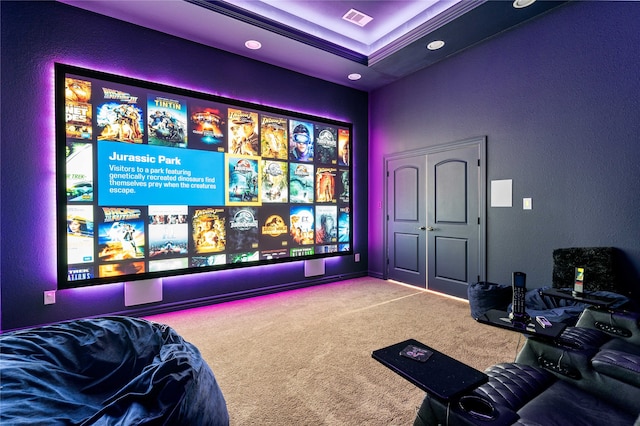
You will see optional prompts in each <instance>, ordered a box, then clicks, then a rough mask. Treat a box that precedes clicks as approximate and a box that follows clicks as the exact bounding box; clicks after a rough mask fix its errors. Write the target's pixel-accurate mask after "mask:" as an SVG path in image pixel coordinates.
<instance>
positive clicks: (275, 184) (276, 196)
mask: <svg viewBox="0 0 640 426" xmlns="http://www.w3.org/2000/svg"><path fill="white" fill-rule="evenodd" d="M260 195H261V200H262V202H263V203H286V202H288V201H289V163H286V162H284V161H273V160H262V191H261V192H260Z"/></svg>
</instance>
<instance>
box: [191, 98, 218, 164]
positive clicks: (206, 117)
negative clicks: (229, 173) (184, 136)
mask: <svg viewBox="0 0 640 426" xmlns="http://www.w3.org/2000/svg"><path fill="white" fill-rule="evenodd" d="M226 115H227V108H226V107H224V106H222V105H217V104H214V103H205V102H203V101H200V102H198V103H193V104H190V105H189V120H190V121H191V136H190V137H189V148H195V149H205V150H209V151H218V152H224V151H225V148H226V147H225V144H224V131H225V130H226V126H227V119H226Z"/></svg>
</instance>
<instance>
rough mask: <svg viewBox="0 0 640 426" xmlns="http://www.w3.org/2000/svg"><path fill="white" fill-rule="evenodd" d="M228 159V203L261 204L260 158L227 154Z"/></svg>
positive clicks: (231, 204) (232, 204)
mask: <svg viewBox="0 0 640 426" xmlns="http://www.w3.org/2000/svg"><path fill="white" fill-rule="evenodd" d="M225 158H226V161H227V184H228V187H227V192H226V196H227V200H226V201H227V205H230V206H237V205H245V206H250V205H259V204H260V197H259V192H260V185H261V182H260V181H261V179H262V177H261V176H260V158H259V157H246V156H238V155H228V154H227V155H226V157H225Z"/></svg>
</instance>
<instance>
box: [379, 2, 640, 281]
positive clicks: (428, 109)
mask: <svg viewBox="0 0 640 426" xmlns="http://www.w3.org/2000/svg"><path fill="white" fill-rule="evenodd" d="M639 21H640V3H638V2H571V3H569V4H567V5H564V6H561V7H559V8H557V9H555V10H553V11H552V12H550V13H549V14H547V15H544V16H542V17H540V18H538V19H534V20H532V21H530V22H528V23H525V24H524V25H522V26H519V27H517V28H515V29H513V30H510V31H507V32H505V33H502V34H499V35H498V36H496V37H494V38H493V39H491V40H489V41H485V42H483V43H480V44H478V45H476V46H474V47H472V48H470V49H467V50H466V51H464V52H462V53H459V54H457V55H455V56H453V57H450V58H448V59H446V60H444V61H441V62H440V63H438V64H436V65H435V66H433V67H431V68H428V69H425V70H422V71H420V72H417V73H415V74H413V75H411V76H409V77H407V78H404V79H403V80H401V81H399V82H397V83H394V84H391V85H388V86H386V87H384V88H382V89H379V90H377V91H375V92H373V93H371V94H370V97H369V105H370V107H369V108H370V115H369V120H370V122H371V123H372V124H371V130H370V135H369V187H370V188H372V189H373V188H385V184H384V176H383V175H382V170H383V157H384V156H385V155H389V154H392V153H398V152H402V151H407V150H414V149H418V148H421V147H426V146H433V145H437V144H442V143H447V142H454V141H458V140H464V139H468V138H470V137H474V136H482V135H486V136H487V159H488V161H487V170H488V172H487V181H488V182H490V181H491V180H496V179H513V204H514V207H513V208H490V207H489V208H488V211H487V218H488V222H487V279H488V280H491V281H495V282H501V283H510V280H511V279H510V276H511V272H512V271H516V270H521V271H525V272H526V273H527V274H528V277H527V278H528V279H527V283H528V284H530V285H531V286H532V287H539V286H542V285H550V284H551V276H552V265H553V259H552V251H553V249H554V248H560V247H576V246H615V247H618V248H619V249H621V250H622V251H623V253H624V257H625V259H623V260H625V261H626V263H625V264H623V265H622V268H623V271H624V273H625V278H626V282H627V283H628V284H629V285H630V286H633V288H634V289H635V290H636V292H637V290H638V289H640V284H638V270H639V269H640V219H639V214H640V213H639V212H640V196H639V195H638V185H639V183H640V163H639V161H640V73H639V70H640V31H638V22H639ZM383 195H384V194H383V193H382V192H380V191H374V190H371V191H370V198H369V270H370V273H371V274H372V275H382V273H383V267H384V263H383V252H382V242H383V237H382V235H381V230H382V226H383V222H382V221H383V212H382V210H381V209H380V208H379V206H380V205H381V203H382V201H383ZM488 195H490V191H489V190H488ZM523 197H532V199H533V203H532V204H533V209H532V210H530V211H523V210H522V198H523Z"/></svg>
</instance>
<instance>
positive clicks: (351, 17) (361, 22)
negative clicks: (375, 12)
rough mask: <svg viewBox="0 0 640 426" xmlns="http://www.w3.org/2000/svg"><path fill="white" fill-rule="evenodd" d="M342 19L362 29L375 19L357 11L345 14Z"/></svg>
mask: <svg viewBox="0 0 640 426" xmlns="http://www.w3.org/2000/svg"><path fill="white" fill-rule="evenodd" d="M342 19H344V20H345V21H349V22H352V23H354V24H356V25H358V26H360V27H364V26H365V25H367V24H368V23H369V22H371V20H372V19H373V18H372V17H371V16H369V15H365V14H364V13H362V12H359V11H357V10H355V9H351V10H350V11H348V12H347V13H345V14H344V16H343V17H342Z"/></svg>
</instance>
